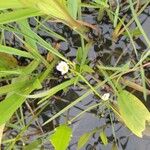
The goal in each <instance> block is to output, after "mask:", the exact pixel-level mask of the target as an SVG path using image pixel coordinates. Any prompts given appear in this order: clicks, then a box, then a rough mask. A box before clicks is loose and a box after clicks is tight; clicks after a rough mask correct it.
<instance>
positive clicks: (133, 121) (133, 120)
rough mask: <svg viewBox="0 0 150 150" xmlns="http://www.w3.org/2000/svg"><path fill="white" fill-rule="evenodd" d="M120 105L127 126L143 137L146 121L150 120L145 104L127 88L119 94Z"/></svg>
mask: <svg viewBox="0 0 150 150" xmlns="http://www.w3.org/2000/svg"><path fill="white" fill-rule="evenodd" d="M118 106H119V111H120V114H121V118H122V119H123V121H124V123H125V124H126V126H127V127H128V128H129V129H130V130H131V131H132V132H133V133H134V134H135V135H137V136H138V137H142V132H143V131H144V129H145V124H146V121H150V113H149V111H148V110H147V108H146V107H145V106H144V104H143V103H142V102H141V101H140V100H139V99H138V98H137V97H136V96H134V95H133V94H132V93H129V92H128V91H126V90H123V91H121V92H120V94H119V96H118Z"/></svg>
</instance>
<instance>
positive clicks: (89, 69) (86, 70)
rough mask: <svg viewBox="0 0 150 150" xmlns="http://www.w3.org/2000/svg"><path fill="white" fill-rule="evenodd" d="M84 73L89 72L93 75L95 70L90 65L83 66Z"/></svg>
mask: <svg viewBox="0 0 150 150" xmlns="http://www.w3.org/2000/svg"><path fill="white" fill-rule="evenodd" d="M82 71H83V72H87V73H93V72H94V70H93V69H92V68H91V67H90V66H88V65H83V66H82Z"/></svg>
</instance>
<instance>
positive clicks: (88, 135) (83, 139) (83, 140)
mask: <svg viewBox="0 0 150 150" xmlns="http://www.w3.org/2000/svg"><path fill="white" fill-rule="evenodd" d="M92 135H93V132H87V133H84V134H83V135H82V136H81V137H80V138H79V141H78V146H77V150H79V149H81V148H82V147H83V146H84V145H85V144H86V143H87V142H88V141H89V139H90V138H91V136H92Z"/></svg>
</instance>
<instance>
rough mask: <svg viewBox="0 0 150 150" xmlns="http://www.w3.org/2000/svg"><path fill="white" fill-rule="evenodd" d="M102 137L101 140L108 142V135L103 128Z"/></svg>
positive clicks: (105, 143)
mask: <svg viewBox="0 0 150 150" xmlns="http://www.w3.org/2000/svg"><path fill="white" fill-rule="evenodd" d="M100 138H101V140H102V142H103V144H104V145H107V144H108V139H107V136H106V133H105V131H104V130H102V131H101V132H100Z"/></svg>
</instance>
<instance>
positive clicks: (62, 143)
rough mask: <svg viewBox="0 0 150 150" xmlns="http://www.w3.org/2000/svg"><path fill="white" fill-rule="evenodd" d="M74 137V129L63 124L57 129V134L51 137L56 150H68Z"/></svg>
mask: <svg viewBox="0 0 150 150" xmlns="http://www.w3.org/2000/svg"><path fill="white" fill-rule="evenodd" d="M71 136H72V129H71V128H70V127H69V126H68V125H66V124H63V125H61V126H59V127H57V128H56V129H55V133H54V134H53V135H52V136H51V137H50V141H51V143H52V145H53V146H54V147H55V150H66V149H67V147H68V145H69V142H70V140H71Z"/></svg>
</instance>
